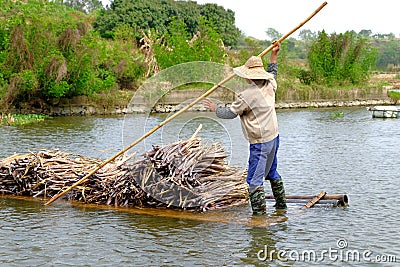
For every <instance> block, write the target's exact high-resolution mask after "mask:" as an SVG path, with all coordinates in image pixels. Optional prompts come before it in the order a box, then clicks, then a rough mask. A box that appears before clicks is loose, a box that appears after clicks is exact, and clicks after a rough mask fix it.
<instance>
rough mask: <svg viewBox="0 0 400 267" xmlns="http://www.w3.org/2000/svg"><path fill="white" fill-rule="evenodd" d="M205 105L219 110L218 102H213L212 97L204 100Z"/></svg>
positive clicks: (210, 108) (213, 109)
mask: <svg viewBox="0 0 400 267" xmlns="http://www.w3.org/2000/svg"><path fill="white" fill-rule="evenodd" d="M203 105H204V107H206V108H208V109H209V110H211V111H213V112H215V111H216V110H217V104H215V103H214V102H212V101H211V100H210V99H205V100H203Z"/></svg>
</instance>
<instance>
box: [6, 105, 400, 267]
mask: <svg viewBox="0 0 400 267" xmlns="http://www.w3.org/2000/svg"><path fill="white" fill-rule="evenodd" d="M337 111H340V112H343V114H344V115H343V117H335V116H332V113H333V112H337ZM164 118H165V115H156V116H151V117H149V118H146V117H145V116H141V115H129V116H126V117H125V118H124V117H65V118H54V119H51V120H48V121H46V122H44V123H41V124H34V125H26V126H21V127H2V128H0V140H1V142H0V157H1V158H3V157H6V156H9V155H11V154H13V153H14V152H17V153H26V152H28V151H29V150H31V151H36V150H37V149H40V148H50V149H53V148H58V149H60V150H63V151H69V152H73V153H78V154H82V155H85V156H89V157H99V158H104V159H105V158H108V157H110V156H111V155H113V154H114V153H116V152H117V151H119V150H120V149H122V148H123V147H126V146H127V145H129V144H130V143H131V142H132V141H133V140H135V139H137V138H138V137H140V136H142V135H143V134H144V133H146V131H148V130H149V129H151V128H153V127H155V126H156V125H157V124H159V123H160V122H162V120H163V119H164ZM278 119H279V124H280V135H281V147H280V151H279V154H278V157H279V169H280V173H281V175H282V176H283V179H284V182H285V186H286V190H287V193H288V194H292V195H294V194H297V195H301V194H304V195H309V194H316V193H319V192H320V191H322V190H324V191H326V192H327V193H328V194H348V196H349V203H350V206H349V207H348V208H344V209H342V208H336V209H334V208H314V209H310V210H306V211H304V212H298V208H299V205H296V204H289V209H288V211H287V213H286V214H277V213H275V212H274V208H273V207H272V206H271V205H272V204H273V203H272V202H268V203H269V204H268V205H269V206H268V216H267V217H266V218H262V219H260V218H252V217H251V216H250V207H249V206H246V205H245V206H240V207H235V208H232V209H230V210H225V211H215V212H211V213H207V214H194V215H190V213H188V212H181V211H176V212H169V211H165V210H164V211H160V210H153V211H151V210H146V209H144V210H143V209H138V210H135V211H134V210H130V211H128V210H124V209H120V210H118V209H111V208H110V209H104V208H101V207H93V206H90V207H89V206H84V207H82V206H75V205H71V203H66V202H63V201H58V202H56V203H54V204H53V205H51V206H44V205H43V202H42V201H40V200H36V201H27V200H23V199H9V198H0V235H1V237H2V246H1V247H0V265H2V266H55V265H57V266H94V265H95V266H110V265H118V266H162V265H165V266H215V265H217V266H259V265H261V266H282V265H284V266H292V265H294V266H309V265H316V266H343V265H355V263H354V262H353V261H351V262H349V260H347V261H345V260H343V259H342V260H340V259H338V260H336V261H334V260H330V259H329V258H325V259H324V260H323V261H322V262H309V261H308V262H306V261H297V262H295V261H293V260H292V259H291V258H290V257H288V255H286V257H283V258H278V257H277V255H276V253H275V254H274V253H273V255H272V256H273V257H272V258H273V259H269V258H267V259H266V260H265V261H262V259H259V258H258V255H259V256H263V254H262V253H263V252H265V251H266V250H268V252H271V251H292V252H293V251H294V252H298V253H300V252H302V251H304V250H313V251H315V252H316V253H321V252H322V251H323V250H328V249H336V250H338V251H341V252H342V253H346V252H348V251H349V250H356V251H360V252H363V251H365V250H370V251H372V253H373V254H372V256H377V255H382V254H390V255H397V257H399V256H400V249H399V247H398V244H399V242H400V240H399V236H398V229H399V228H400V227H399V226H400V223H399V221H398V219H397V214H398V213H399V212H400V205H399V204H400V203H399V199H398V189H399V186H398V184H399V182H400V181H399V179H400V175H399V168H398V166H399V165H400V157H399V152H398V151H399V150H398V147H399V146H400V120H398V119H391V120H380V119H372V118H371V116H370V114H369V113H368V112H366V111H365V109H364V108H351V109H335V110H333V109H318V110H297V111H279V112H278ZM200 123H201V124H202V125H203V130H202V132H201V133H200V135H201V137H202V138H203V139H204V140H209V141H210V142H216V141H218V142H222V143H223V144H224V146H226V147H227V151H228V153H231V157H230V158H229V160H230V162H231V164H233V165H239V166H242V167H246V163H247V150H248V145H247V142H246V141H245V140H244V139H243V136H242V133H241V129H240V122H239V120H238V119H235V120H228V121H223V120H219V119H217V118H215V116H214V115H213V114H211V113H185V114H182V116H181V117H178V118H176V119H175V120H174V121H173V122H171V123H169V124H167V125H166V126H164V127H163V128H162V129H160V130H158V131H157V132H156V133H154V134H153V135H152V136H151V137H150V138H149V139H148V140H146V142H145V144H143V143H141V144H140V145H138V147H135V148H134V150H137V151H144V150H146V149H148V148H149V147H150V146H151V145H152V144H161V143H168V142H171V141H176V140H177V139H185V138H187V137H188V136H190V135H191V134H193V132H194V131H195V130H196V129H197V127H198V124H200ZM266 190H267V191H268V193H270V188H269V185H268V184H267V186H266ZM196 216H197V217H196ZM341 239H344V240H345V241H346V242H347V247H345V248H339V247H338V241H339V240H341ZM341 241H343V240H341ZM260 251H261V252H260ZM398 261H399V259H398ZM358 265H360V266H363V265H365V262H364V263H363V262H359V263H358ZM392 265H393V264H389V265H388V266H392Z"/></svg>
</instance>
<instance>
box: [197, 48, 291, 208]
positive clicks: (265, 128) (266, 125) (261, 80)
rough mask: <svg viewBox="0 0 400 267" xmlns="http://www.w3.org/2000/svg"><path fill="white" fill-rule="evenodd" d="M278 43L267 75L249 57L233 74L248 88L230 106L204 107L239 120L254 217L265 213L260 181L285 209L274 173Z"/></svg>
mask: <svg viewBox="0 0 400 267" xmlns="http://www.w3.org/2000/svg"><path fill="white" fill-rule="evenodd" d="M280 47H281V45H280V43H276V45H275V46H274V48H273V49H272V52H271V56H270V62H269V64H268V72H267V71H265V69H264V65H263V62H262V60H261V58H260V57H256V56H253V57H251V58H250V59H249V60H247V62H246V63H245V64H244V65H243V66H240V67H237V68H234V69H233V71H234V72H235V73H236V75H238V76H239V77H242V78H245V79H246V81H247V83H248V84H249V86H247V87H246V88H245V90H244V91H243V92H241V93H239V94H238V96H237V99H236V100H235V101H234V102H233V103H232V105H231V106H230V107H218V106H217V105H216V104H215V103H214V102H212V101H211V100H209V99H206V100H204V106H205V107H206V108H208V109H210V110H211V111H214V112H216V115H217V117H219V118H223V119H233V118H235V117H237V116H239V117H240V120H241V125H242V131H243V134H244V135H245V137H246V139H247V140H248V141H249V143H250V156H249V166H248V172H247V179H246V182H247V184H248V186H249V196H250V203H251V208H252V210H253V214H254V215H262V214H266V201H265V191H264V179H266V180H269V181H270V183H271V189H272V192H273V195H274V198H275V202H276V204H275V207H276V208H277V209H285V208H286V197H285V189H284V186H283V182H282V178H281V176H280V175H279V173H278V171H277V157H276V154H277V151H278V148H279V132H278V120H277V116H276V111H275V92H276V89H277V83H276V80H275V79H276V76H277V74H278V63H277V58H278V52H279V50H280Z"/></svg>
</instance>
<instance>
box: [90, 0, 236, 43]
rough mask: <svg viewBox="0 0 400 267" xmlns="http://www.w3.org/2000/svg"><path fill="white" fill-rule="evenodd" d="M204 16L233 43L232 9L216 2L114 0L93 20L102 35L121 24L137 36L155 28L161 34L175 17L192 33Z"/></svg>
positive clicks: (111, 33) (110, 35)
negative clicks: (202, 3)
mask: <svg viewBox="0 0 400 267" xmlns="http://www.w3.org/2000/svg"><path fill="white" fill-rule="evenodd" d="M202 17H204V18H205V19H206V20H207V21H209V22H210V26H211V27H213V29H214V30H215V31H216V32H218V33H219V34H220V36H221V37H222V40H223V42H224V44H225V45H227V46H235V45H236V44H237V41H238V39H239V36H240V31H239V29H237V28H236V27H235V16H234V13H233V11H231V10H225V9H224V8H223V7H221V6H218V5H216V4H206V5H197V3H196V2H193V1H188V2H187V1H170V0H135V1H131V0H114V2H112V3H111V6H110V8H109V9H105V10H102V11H101V12H100V14H99V16H98V17H97V18H96V20H95V21H94V24H93V25H94V28H95V29H96V30H98V31H99V32H100V34H101V36H103V37H107V38H110V37H112V36H113V31H114V29H115V28H116V27H118V26H120V25H127V26H129V27H130V28H132V29H133V32H134V35H135V36H136V38H137V40H139V39H141V38H142V31H145V32H147V31H148V30H154V32H156V33H157V34H158V36H159V37H161V36H162V35H163V34H166V33H167V28H168V25H169V24H170V23H171V22H172V20H173V18H177V19H179V20H181V21H183V23H184V24H185V26H186V31H187V32H188V33H189V34H190V35H194V34H195V33H196V32H197V31H198V30H199V21H200V20H201V19H202Z"/></svg>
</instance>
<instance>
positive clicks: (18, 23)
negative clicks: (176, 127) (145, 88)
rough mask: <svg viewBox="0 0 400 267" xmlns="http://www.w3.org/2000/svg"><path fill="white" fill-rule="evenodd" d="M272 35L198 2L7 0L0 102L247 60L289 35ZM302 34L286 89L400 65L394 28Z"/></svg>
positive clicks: (0, 23) (135, 82) (285, 54)
mask: <svg viewBox="0 0 400 267" xmlns="http://www.w3.org/2000/svg"><path fill="white" fill-rule="evenodd" d="M266 36H268V37H270V40H257V39H254V38H251V37H248V36H244V35H243V34H241V32H240V30H239V29H238V28H237V27H236V26H235V16H234V13H233V12H232V11H231V10H225V9H224V8H223V7H221V6H218V5H215V4H205V5H198V4H197V3H196V2H194V1H173V0H135V1H131V0H115V1H113V2H111V5H110V6H109V7H107V8H104V7H102V6H101V3H100V2H99V0H63V1H61V0H55V1H47V0H27V1H15V2H14V1H8V0H0V102H1V107H2V110H6V109H7V108H8V107H11V106H15V107H17V108H18V106H19V105H20V104H21V103H29V102H35V101H36V102H37V101H38V99H39V102H44V103H48V104H50V105H51V103H52V101H53V100H54V99H59V98H71V97H74V96H81V95H87V96H93V95H99V94H107V95H109V94H111V93H112V92H114V91H116V90H121V89H124V90H125V89H128V90H136V89H137V88H138V87H139V86H140V85H141V84H142V82H143V81H144V80H145V79H146V78H148V77H149V76H151V75H153V74H155V73H157V72H159V71H160V70H163V69H165V68H168V67H171V66H174V65H177V64H180V63H184V62H191V61H212V62H217V63H223V64H227V65H230V66H233V67H234V66H238V65H241V64H243V63H244V62H245V61H246V60H247V59H248V58H249V57H250V56H251V55H257V54H259V53H260V52H261V51H262V50H263V49H265V48H266V47H268V46H269V45H270V44H271V41H272V40H274V39H276V38H277V37H280V36H282V34H281V33H279V32H277V31H276V30H274V29H272V28H269V29H267V30H266ZM299 36H300V40H296V39H294V38H291V37H290V38H288V39H287V40H285V42H284V43H283V48H282V52H281V53H280V56H279V63H280V64H279V66H280V67H279V76H278V82H279V83H280V88H281V90H280V92H279V95H278V97H282V98H284V97H285V94H286V92H288V91H290V90H292V91H296V90H300V91H301V90H304V92H305V93H304V94H305V95H309V96H311V95H312V93H310V92H311V91H312V90H315V88H320V87H321V86H328V87H337V86H348V85H360V84H364V85H365V84H366V82H367V80H368V77H369V74H370V71H371V70H372V69H377V70H391V71H399V62H400V56H399V55H400V45H399V44H400V41H399V40H398V39H396V38H395V37H394V36H393V34H388V35H372V33H371V32H370V31H367V30H363V31H362V32H360V33H359V34H356V33H355V32H346V33H344V34H336V33H333V34H331V35H329V34H327V33H325V32H324V31H323V32H319V33H313V32H311V31H309V30H302V31H301V32H300V35H299ZM264 61H265V63H267V62H268V59H267V58H264ZM307 88H308V89H307ZM307 90H308V92H307Z"/></svg>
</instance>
